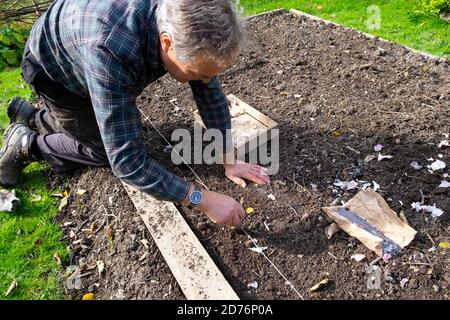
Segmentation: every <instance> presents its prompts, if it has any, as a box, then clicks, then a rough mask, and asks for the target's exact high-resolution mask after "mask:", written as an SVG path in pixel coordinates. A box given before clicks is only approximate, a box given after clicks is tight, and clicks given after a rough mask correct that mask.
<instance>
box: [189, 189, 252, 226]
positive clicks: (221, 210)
mask: <svg viewBox="0 0 450 320" xmlns="http://www.w3.org/2000/svg"><path fill="white" fill-rule="evenodd" d="M193 189H194V187H193V185H192V186H191V190H190V191H189V193H191V192H192V190H193ZM202 193H203V200H202V202H201V203H200V204H199V205H198V206H197V207H195V209H197V210H199V211H201V212H203V213H205V214H206V215H207V216H208V218H209V219H211V220H212V221H213V222H214V223H217V224H220V225H227V226H234V227H237V226H239V225H240V224H241V220H242V219H244V217H245V211H244V208H242V206H241V205H240V204H239V203H238V202H237V201H236V200H234V199H233V198H231V197H229V196H227V195H224V194H220V193H217V192H212V191H207V190H204V189H203V190H202ZM188 197H189V196H188ZM182 204H184V205H187V204H189V200H188V198H186V199H185V200H184V201H183V202H182Z"/></svg>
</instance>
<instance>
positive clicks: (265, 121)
mask: <svg viewBox="0 0 450 320" xmlns="http://www.w3.org/2000/svg"><path fill="white" fill-rule="evenodd" d="M228 97H231V98H234V99H235V100H236V102H237V105H238V106H239V107H241V108H242V109H244V110H245V115H243V116H240V117H247V118H248V119H251V121H253V122H254V123H255V124H257V125H258V127H261V128H260V131H259V133H258V135H255V136H251V137H250V138H249V139H248V140H246V142H240V143H237V144H235V143H233V145H234V149H235V151H236V153H237V154H240V155H244V154H246V153H250V152H251V151H253V150H254V149H255V148H257V147H258V146H260V145H263V144H265V143H267V142H268V141H270V140H271V139H273V138H275V137H276V134H274V132H273V131H272V130H271V129H275V128H277V127H278V123H277V122H276V121H274V120H272V119H270V118H269V117H268V116H266V115H265V114H263V113H262V112H260V111H259V110H257V109H255V108H253V107H252V106H250V105H248V104H247V103H245V102H244V101H242V100H240V99H239V98H237V97H236V96H234V95H232V94H230V95H228ZM194 119H195V121H196V122H198V123H199V124H200V125H201V126H202V127H203V128H206V127H205V124H204V123H203V121H202V118H201V116H200V114H199V112H198V110H195V111H194ZM248 119H247V120H248ZM247 122H248V121H247ZM235 137H236V136H234V135H233V138H235Z"/></svg>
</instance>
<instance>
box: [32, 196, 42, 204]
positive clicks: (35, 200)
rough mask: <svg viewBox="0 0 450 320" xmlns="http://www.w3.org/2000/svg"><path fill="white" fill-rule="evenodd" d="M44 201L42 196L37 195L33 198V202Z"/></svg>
mask: <svg viewBox="0 0 450 320" xmlns="http://www.w3.org/2000/svg"><path fill="white" fill-rule="evenodd" d="M41 200H42V196H40V195H38V194H35V195H34V196H33V197H32V198H31V202H38V201H41Z"/></svg>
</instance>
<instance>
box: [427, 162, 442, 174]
mask: <svg viewBox="0 0 450 320" xmlns="http://www.w3.org/2000/svg"><path fill="white" fill-rule="evenodd" d="M446 166H447V165H446V164H445V162H444V161H441V160H436V161H435V162H433V163H432V164H430V165H428V166H427V168H428V169H430V170H433V171H437V170H441V169H444V168H445V167H446Z"/></svg>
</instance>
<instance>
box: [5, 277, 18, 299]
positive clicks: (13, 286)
mask: <svg viewBox="0 0 450 320" xmlns="http://www.w3.org/2000/svg"><path fill="white" fill-rule="evenodd" d="M16 287H17V281H16V279H14V280H13V281H12V282H11V285H10V286H9V288H8V290H7V291H6V293H5V297H7V296H8V295H9V294H10V293H11V292H12V291H13V290H14V289H15V288H16Z"/></svg>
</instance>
